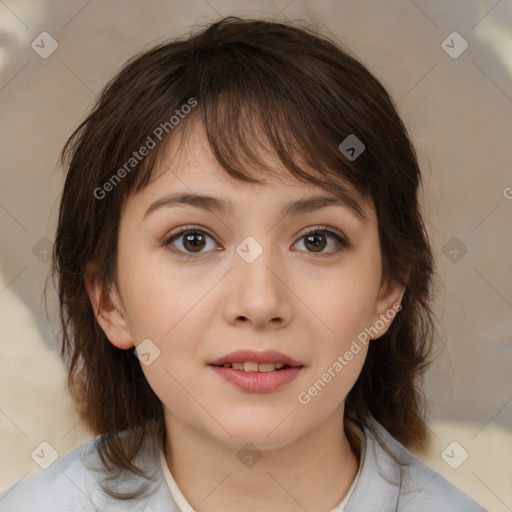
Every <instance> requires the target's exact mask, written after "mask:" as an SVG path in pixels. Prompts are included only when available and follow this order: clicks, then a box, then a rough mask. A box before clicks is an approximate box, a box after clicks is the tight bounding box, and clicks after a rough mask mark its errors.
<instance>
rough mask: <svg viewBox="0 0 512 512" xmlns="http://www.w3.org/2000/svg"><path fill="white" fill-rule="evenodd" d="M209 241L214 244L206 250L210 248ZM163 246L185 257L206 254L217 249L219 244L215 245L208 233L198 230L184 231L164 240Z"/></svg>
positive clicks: (189, 229)
mask: <svg viewBox="0 0 512 512" xmlns="http://www.w3.org/2000/svg"><path fill="white" fill-rule="evenodd" d="M208 239H210V240H212V242H210V247H209V248H208V249H207V250H204V249H205V248H207V246H208ZM162 244H163V245H164V246H166V247H167V246H169V248H170V249H171V250H172V251H173V252H175V253H178V254H179V255H180V256H184V257H193V256H194V255H196V254H205V253H207V252H210V251H211V250H213V249H215V248H216V247H217V244H216V243H214V240H213V238H212V237H211V236H210V235H209V234H208V233H206V232H205V231H203V230H201V229H196V228H188V229H183V230H181V231H179V232H178V233H175V234H174V235H172V236H170V237H169V238H167V239H166V240H164V241H163V243H162Z"/></svg>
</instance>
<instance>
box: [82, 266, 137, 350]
mask: <svg viewBox="0 0 512 512" xmlns="http://www.w3.org/2000/svg"><path fill="white" fill-rule="evenodd" d="M84 283H85V287H86V290H87V294H88V296H89V300H90V301H91V305H92V308H93V310H94V314H95V317H96V320H97V322H98V323H99V324H100V326H101V328H102V330H103V332H104V333H105V335H106V336H107V338H108V339H109V341H110V342H111V343H112V345H114V346H115V347H117V348H120V349H123V350H126V349H129V348H131V347H133V346H134V341H133V337H132V335H131V334H130V331H129V329H128V325H127V323H126V319H125V313H124V311H123V308H122V306H121V301H120V299H119V296H118V292H117V290H116V289H115V287H113V288H112V289H111V290H105V289H104V287H103V286H102V284H101V283H100V282H99V281H98V279H97V278H96V272H95V270H94V267H93V265H92V264H90V263H89V264H87V267H86V271H85V273H84Z"/></svg>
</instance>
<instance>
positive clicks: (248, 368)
mask: <svg viewBox="0 0 512 512" xmlns="http://www.w3.org/2000/svg"><path fill="white" fill-rule="evenodd" d="M212 366H217V367H218V368H233V370H241V371H244V372H259V373H270V372H279V371H281V370H287V369H288V368H292V367H291V366H288V365H286V364H283V363H256V362H254V361H244V362H243V363H234V362H233V363H224V364H223V365H218V364H214V365H212Z"/></svg>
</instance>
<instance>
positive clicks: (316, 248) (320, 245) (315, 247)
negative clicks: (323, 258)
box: [306, 235, 325, 252]
mask: <svg viewBox="0 0 512 512" xmlns="http://www.w3.org/2000/svg"><path fill="white" fill-rule="evenodd" d="M319 238H321V239H322V242H318V239H319ZM314 239H316V240H317V241H316V243H315V242H313V240H314ZM308 243H311V246H312V248H313V251H314V252H320V251H321V250H322V249H323V248H324V247H325V237H324V236H323V235H308V236H307V237H306V245H308ZM308 248H310V247H308Z"/></svg>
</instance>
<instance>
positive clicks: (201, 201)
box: [143, 192, 368, 223]
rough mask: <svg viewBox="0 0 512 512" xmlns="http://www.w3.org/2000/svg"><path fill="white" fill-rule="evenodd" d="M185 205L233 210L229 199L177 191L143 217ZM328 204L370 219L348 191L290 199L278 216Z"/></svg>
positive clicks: (224, 212)
mask: <svg viewBox="0 0 512 512" xmlns="http://www.w3.org/2000/svg"><path fill="white" fill-rule="evenodd" d="M184 205H188V206H193V207H195V208H199V209H202V210H205V211H208V212H212V213H223V214H231V213H232V212H233V203H231V201H229V200H227V199H221V198H218V197H213V196H208V195H200V194H195V193H190V192H175V193H172V194H168V195H165V196H163V197H161V198H160V199H157V200H156V201H155V202H154V203H152V204H151V206H150V207H149V208H148V209H147V210H146V213H145V214H144V217H143V219H146V218H147V217H148V216H149V215H151V214H152V213H153V212H155V211H156V210H159V209H160V208H171V207H176V206H184ZM327 206H344V207H347V208H348V210H349V211H350V212H351V213H352V214H353V215H354V216H355V217H357V218H358V220H359V221H361V222H362V223H366V222H367V220H368V219H367V217H366V215H365V214H364V212H363V210H362V208H361V207H360V205H359V204H358V202H357V201H356V200H354V198H353V197H352V196H350V195H349V194H348V193H346V192H340V194H339V196H334V195H329V196H326V195H322V196H313V197H309V198H305V199H298V200H296V201H289V202H287V203H285V204H284V205H283V208H282V209H281V211H280V213H279V215H278V216H279V218H282V217H287V216H290V215H300V214H304V213H308V212H312V211H315V210H318V209H320V208H325V207H327Z"/></svg>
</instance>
